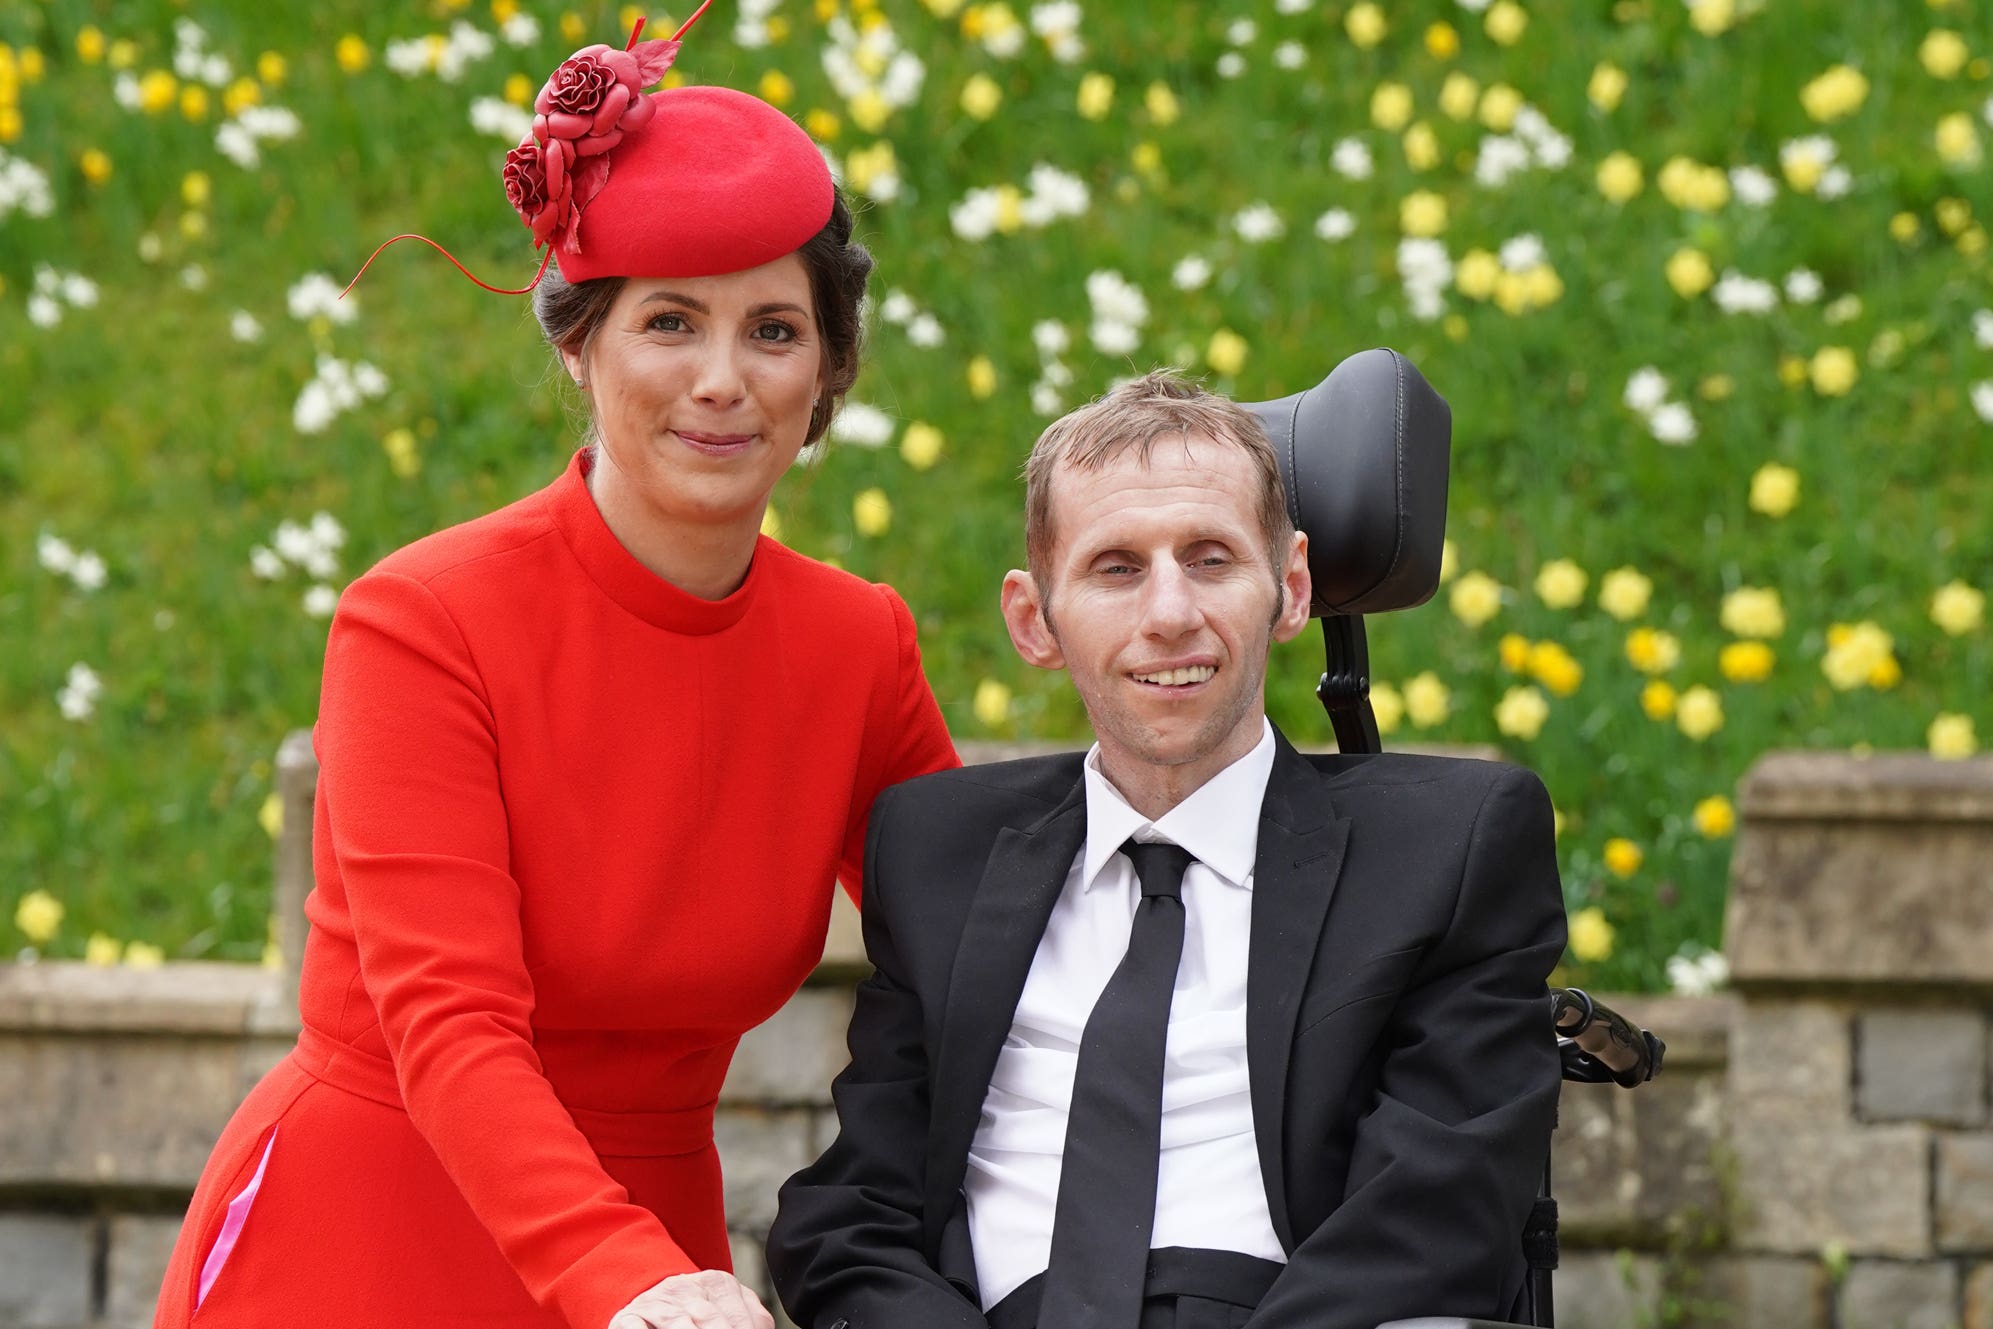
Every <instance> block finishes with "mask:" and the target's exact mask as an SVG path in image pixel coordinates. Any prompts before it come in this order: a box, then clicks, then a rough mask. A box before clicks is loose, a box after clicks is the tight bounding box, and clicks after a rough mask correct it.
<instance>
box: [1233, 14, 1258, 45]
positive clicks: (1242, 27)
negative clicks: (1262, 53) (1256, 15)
mask: <svg viewBox="0 0 1993 1329" xmlns="http://www.w3.org/2000/svg"><path fill="white" fill-rule="evenodd" d="M1225 40H1226V41H1228V42H1230V43H1232V45H1234V46H1251V45H1252V44H1253V43H1254V42H1256V41H1258V40H1259V24H1257V23H1255V22H1253V21H1252V20H1251V19H1249V18H1235V19H1233V20H1232V21H1231V23H1230V24H1228V25H1227V26H1226V28H1225Z"/></svg>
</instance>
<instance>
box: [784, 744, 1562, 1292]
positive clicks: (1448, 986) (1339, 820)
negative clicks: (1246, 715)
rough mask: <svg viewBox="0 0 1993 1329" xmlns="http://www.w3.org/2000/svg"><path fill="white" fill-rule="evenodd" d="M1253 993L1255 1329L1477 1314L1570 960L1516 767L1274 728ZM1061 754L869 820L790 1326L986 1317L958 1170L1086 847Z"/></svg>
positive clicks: (907, 789) (1497, 1268)
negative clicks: (1056, 910)
mask: <svg viewBox="0 0 1993 1329" xmlns="http://www.w3.org/2000/svg"><path fill="white" fill-rule="evenodd" d="M1276 743H1277V744H1278V752H1277V754H1276V756H1275V758H1274V766H1273V772H1272V775H1271V777H1270V779H1269V781H1268V785H1267V792H1266V799H1265V802H1264V804H1263V806H1262V809H1261V814H1260V826H1259V852H1258V858H1257V861H1256V864H1255V867H1254V886H1253V906H1252V927H1251V941H1250V946H1251V952H1250V956H1249V969H1248V977H1247V987H1246V1010H1247V1031H1246V1046H1247V1060H1248V1064H1249V1066H1250V1084H1251V1092H1252V1108H1253V1125H1254V1128H1255V1132H1256V1134H1257V1136H1258V1143H1259V1153H1260V1172H1261V1177H1262V1180H1263V1181H1264V1182H1265V1185H1266V1194H1267V1200H1268V1203H1269V1206H1270V1208H1271V1211H1272V1218H1273V1226H1274V1230H1275V1232H1276V1233H1277V1234H1278V1235H1279V1237H1280V1241H1281V1244H1282V1245H1283V1246H1284V1247H1285V1248H1286V1250H1287V1253H1288V1259H1289V1262H1288V1265H1287V1268H1286V1271H1285V1272H1284V1273H1283V1274H1282V1275H1281V1276H1280V1278H1279V1281H1278V1282H1277V1283H1276V1284H1275V1285H1274V1287H1273V1289H1272V1290H1271V1291H1270V1292H1269V1293H1268V1294H1267V1296H1266V1298H1265V1299H1264V1300H1263V1301H1262V1302H1261V1303H1260V1306H1259V1309H1258V1310H1257V1311H1256V1312H1255V1313H1254V1315H1253V1318H1252V1320H1251V1321H1250V1324H1251V1325H1252V1326H1254V1327H1255V1329H1278V1327H1284V1326H1293V1327H1294V1329H1301V1327H1302V1326H1306V1327H1307V1329H1372V1327H1373V1326H1375V1325H1377V1324H1378V1323H1379V1322H1381V1321H1385V1320H1390V1319H1394V1318H1399V1317H1406V1316H1414V1315H1468V1316H1500V1315H1503V1314H1506V1313H1507V1312H1508V1311H1509V1310H1510V1308H1511V1306H1512V1305H1513V1303H1514V1302H1515V1299H1516V1296H1517V1293H1518V1290H1519V1289H1520V1287H1521V1283H1522V1273H1523V1268H1522V1261H1521V1254H1520V1234H1521V1231H1522V1226H1523V1220H1524V1218H1525V1217H1526V1215H1527V1212H1528V1210H1529V1206H1530V1202H1531V1200H1532V1198H1533V1197H1534V1195H1535V1194H1536V1189H1537V1184H1538V1182H1539V1181H1540V1179H1541V1176H1542V1170H1543V1163H1544V1158H1545V1155H1546V1153H1547V1151H1548V1149H1549V1139H1550V1130H1551V1125H1552V1120H1553V1115H1554V1111H1555V1105H1556V1100H1557V1088H1558V1074H1559V1072H1558V1058H1557V1051H1556V1044H1555V1038H1554V1036H1553V1033H1552V1030H1551V1022H1550V1012H1549V1004H1548V1001H1547V999H1546V995H1545V994H1546V989H1545V981H1546V978H1547V976H1548V974H1549V972H1550V969H1551V967H1552V966H1553V965H1554V964H1555V963H1556V962H1557V960H1558V957H1559V956H1560V955H1561V954H1562V951H1563V946H1564V910H1563V899H1562V895H1561V892H1560V890H1559V887H1558V881H1557V867H1556V859H1555V854H1554V850H1553V846H1552V837H1551V810H1550V800H1549V796H1548V795H1547V794H1546V793H1545V791H1544V788H1543V785H1542V783H1541V782H1540V781H1538V780H1537V778H1536V777H1535V776H1534V775H1532V774H1530V773H1529V772H1527V771H1524V770H1520V769H1517V768H1515V767H1511V766H1505V765H1501V764H1498V763H1494V762H1481V761H1470V760H1460V759H1452V758H1439V757H1413V756H1401V755H1383V756H1348V757H1345V756H1326V757H1304V756H1301V755H1300V754H1298V753H1297V752H1295V750H1294V749H1293V748H1292V747H1291V746H1289V745H1288V743H1287V741H1286V740H1285V739H1284V738H1280V737H1278V736H1276ZM1081 760H1082V758H1081V755H1080V754H1070V755H1065V756H1059V757H1044V758H1033V759H1030V760H1025V761H1017V762H1007V763H1002V764H998V765H990V766H980V767H968V768H964V769H962V770H957V771H946V772H942V773H940V774H936V775H929V776H923V777H922V778H920V779H917V780H912V781H909V782H907V783H905V784H902V785H898V786H896V787H894V788H893V789H890V790H888V791H887V792H886V793H885V794H884V795H882V796H881V797H880V799H879V800H878V802H877V803H876V804H875V805H874V807H873V810H872V821H871V833H870V840H869V843H868V845H867V849H866V864H865V886H864V889H865V908H864V931H865V944H866V948H867V951H868V952H869V954H870V956H871V959H872V962H873V965H874V966H875V972H874V973H873V975H872V976H871V977H870V978H869V979H867V980H866V981H865V983H864V984H862V985H861V986H860V988H859V990H858V999H857V1008H856V1011H855V1013H854V1015H853V1017H852V1022H851V1030H850V1046H851V1064H850V1065H849V1066H848V1067H847V1068H846V1069H845V1071H844V1072H843V1073H842V1074H841V1075H839V1076H838V1078H837V1080H836V1082H835V1084H834V1086H833V1088H832V1097H833V1099H834V1101H835V1103H836V1107H837V1114H838V1122H839V1130H838V1135H837V1138H836V1139H835V1141H833V1143H832V1144H831V1146H830V1148H829V1150H828V1151H827V1152H826V1153H825V1154H824V1155H823V1157H822V1158H821V1159H819V1160H818V1161H817V1162H816V1163H815V1164H814V1165H813V1166H811V1167H809V1168H807V1169H805V1170H804V1171H802V1172H800V1173H798V1174H797V1175H796V1176H795V1177H793V1178H791V1179H790V1181H789V1182H788V1183H787V1184H786V1185H785V1186H784V1187H783V1188H782V1196H781V1208H780V1212H779V1214H778V1216H777V1218H776V1222H775V1226H774V1228H773V1230H772V1231H771V1232H770V1234H769V1248H768V1249H769V1266H770V1269H771V1271H772V1272H773V1274H774V1277H775V1285H776V1288H777V1290H778V1291H779V1292H780V1294H781V1298H782V1302H783V1305H784V1306H785V1307H786V1308H787V1309H788V1311H789V1313H790V1315H791V1316H792V1317H793V1318H794V1319H795V1321H796V1323H797V1324H799V1325H802V1326H805V1329H811V1327H813V1326H814V1329H829V1326H831V1325H833V1324H834V1323H835V1322H836V1321H837V1320H839V1319H844V1320H848V1321H849V1322H850V1324H851V1326H852V1329H887V1327H888V1326H891V1327H894V1329H898V1327H901V1326H904V1327H907V1329H915V1327H918V1329H929V1327H940V1326H961V1327H962V1329H983V1326H984V1324H985V1322H984V1320H983V1317H982V1314H981V1312H980V1310H979V1303H978V1302H977V1300H976V1297H975V1281H974V1280H975V1264H974V1261H973V1258H972V1255H971V1252H970V1250H969V1243H968V1237H967V1223H966V1220H965V1217H964V1214H963V1200H962V1194H961V1187H962V1179H963V1175H964V1172H965V1171H966V1168H967V1158H968V1152H969V1145H970V1141H971V1139H972V1138H973V1136H974V1134H975V1130H976V1125H977V1122H978V1119H979V1117H980V1114H981V1109H982V1103H983V1098H984V1095H985V1094H986V1092H987V1090H988V1087H989V1080H990V1074H991V1072H992V1070H993V1069H994V1067H995V1065H996V1058H997V1053H998V1050H999V1049H1000V1048H1001V1047H1002V1045H1003V1041H1004V1038H1005V1036H1006V1035H1007V1034H1008V1033H1009V1030H1010V1022H1011V1018H1012V1015H1013V1014H1014V1011H1015V1007H1016V1003H1017V997H1018V994H1019V992H1020V991H1021V990H1022V989H1023V986H1024V979H1025V975H1026V973H1027V972H1028V970H1029V969H1030V966H1031V961H1032V957H1033V955H1034V954H1035V952H1036V949H1037V945H1038V940H1039V937H1040V935H1041V933H1042V932H1043V931H1044V928H1045V923H1046V919H1047V917H1048V916H1049V914H1050V913H1051V910H1052V905H1053V903H1054V902H1055V901H1056V900H1057V899H1058V896H1059V892H1060V890H1061V888H1062V887H1063V886H1064V884H1065V880H1066V874H1067V871H1068V869H1069V868H1070V867H1071V866H1072V862H1073V858H1074V856H1075V855H1076V854H1078V853H1079V851H1080V848H1081V846H1082V844H1083V843H1084V840H1085V835H1086V800H1085V795H1084V792H1083V790H1084V784H1083V782H1082V780H1081V771H1080V763H1081Z"/></svg>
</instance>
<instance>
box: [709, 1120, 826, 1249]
mask: <svg viewBox="0 0 1993 1329" xmlns="http://www.w3.org/2000/svg"><path fill="white" fill-rule="evenodd" d="M810 1134H811V1127H810V1114H809V1113H808V1112H807V1111H802V1110H786V1109H785V1110H774V1109H761V1108H747V1107H729V1108H723V1109H721V1111H720V1113H719V1115H718V1116H717V1117H716V1118H715V1119H714V1122H713V1138H714V1142H715V1143H716V1144H717V1145H718V1146H719V1150H720V1166H721V1170H722V1173H723V1174H724V1176H725V1177H726V1205H727V1224H728V1226H729V1227H730V1228H732V1229H733V1230H735V1231H737V1232H743V1233H747V1234H750V1235H751V1236H752V1237H753V1238H754V1239H755V1240H757V1241H758V1240H760V1239H761V1238H762V1237H764V1236H765V1235H766V1234H767V1232H768V1225H769V1224H770V1223H773V1222H774V1221H775V1193H776V1191H777V1190H778V1189H779V1188H780V1187H781V1185H782V1183H783V1182H785V1181H787V1180H788V1179H789V1177H790V1175H791V1174H793V1173H794V1172H795V1171H796V1170H797V1169H798V1168H801V1167H802V1166H803V1165H804V1164H805V1163H809V1162H812V1161H814V1160H815V1158H816V1154H815V1153H814V1152H813V1151H812V1150H811V1148H810Z"/></svg>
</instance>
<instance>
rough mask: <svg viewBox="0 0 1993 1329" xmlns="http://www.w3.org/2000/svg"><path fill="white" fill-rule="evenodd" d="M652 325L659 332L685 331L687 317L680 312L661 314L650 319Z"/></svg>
mask: <svg viewBox="0 0 1993 1329" xmlns="http://www.w3.org/2000/svg"><path fill="white" fill-rule="evenodd" d="M650 327H651V328H652V329H653V330H654V331H657V332H683V331H685V319H684V317H683V316H682V315H679V314H659V315H658V316H657V317H656V318H654V319H652V320H651V321H650Z"/></svg>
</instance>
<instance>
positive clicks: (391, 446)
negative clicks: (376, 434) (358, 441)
mask: <svg viewBox="0 0 1993 1329" xmlns="http://www.w3.org/2000/svg"><path fill="white" fill-rule="evenodd" d="M381 451H382V452H384V453H386V454H387V459H388V469H389V470H391V471H393V472H394V473H395V474H396V475H398V476H400V477H401V478H402V479H404V480H408V479H413V478H414V477H415V476H416V475H417V474H419V473H420V472H421V470H422V455H421V453H420V452H418V451H417V450H416V445H415V431H414V430H413V429H410V428H408V427H406V426H403V427H401V428H398V429H390V430H389V431H388V432H387V433H385V434H383V435H381Z"/></svg>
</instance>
